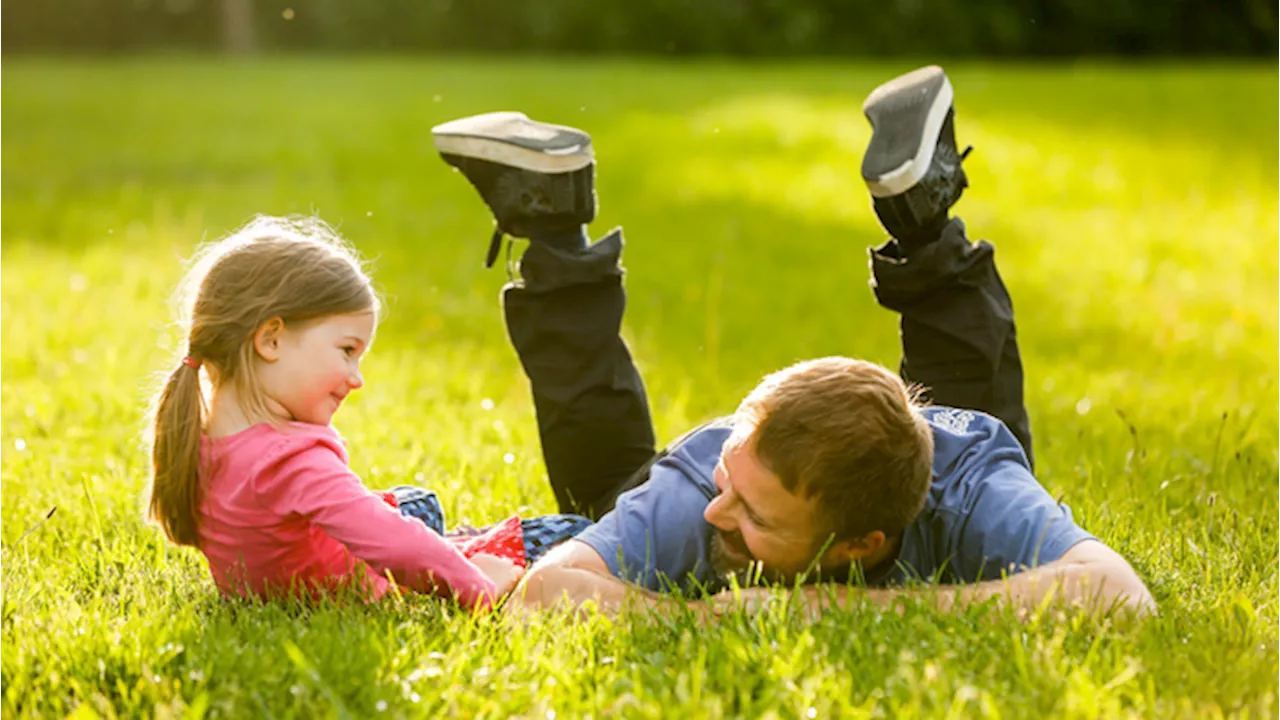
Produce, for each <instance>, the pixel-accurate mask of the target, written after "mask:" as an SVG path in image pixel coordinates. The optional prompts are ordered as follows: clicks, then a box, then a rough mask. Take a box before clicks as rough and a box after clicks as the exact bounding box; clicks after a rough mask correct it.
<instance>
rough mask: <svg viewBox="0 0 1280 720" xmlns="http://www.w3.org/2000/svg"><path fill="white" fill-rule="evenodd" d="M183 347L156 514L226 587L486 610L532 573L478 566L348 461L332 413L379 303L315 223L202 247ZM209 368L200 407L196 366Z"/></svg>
mask: <svg viewBox="0 0 1280 720" xmlns="http://www.w3.org/2000/svg"><path fill="white" fill-rule="evenodd" d="M187 290H188V292H187V295H188V298H189V299H190V309H189V316H188V317H187V318H186V320H187V322H186V329H187V331H188V334H187V351H186V355H185V357H184V358H183V359H182V362H181V363H180V364H179V365H178V366H177V368H176V369H175V370H174V371H173V372H172V373H171V374H170V375H169V378H168V380H167V382H166V383H165V386H164V389H163V390H162V391H161V393H160V396H159V398H158V400H157V403H156V407H155V437H154V444H153V449H152V462H153V470H154V477H153V485H152V491H151V500H150V505H149V515H150V517H151V518H152V519H154V520H155V521H157V522H158V523H159V524H160V526H161V527H162V528H163V529H164V531H165V534H166V535H168V537H169V539H170V540H172V541H173V542H175V543H177V544H179V545H192V546H195V547H197V548H199V549H200V551H201V552H202V553H203V554H204V556H205V557H206V558H207V559H208V561H209V568H210V570H211V571H212V573H213V577H214V581H215V582H216V583H217V585H218V587H219V589H221V590H222V592H224V593H226V594H238V595H257V596H275V595H280V594H285V595H288V594H292V593H296V592H301V593H303V594H315V593H318V592H322V591H324V590H327V589H335V588H337V587H340V586H350V585H355V586H357V587H358V588H360V589H362V590H363V591H365V592H366V593H368V594H369V595H370V596H372V597H373V598H378V597H381V596H382V594H383V593H385V592H386V590H387V589H388V587H389V586H390V582H389V581H388V579H387V577H386V575H387V573H390V575H391V576H392V577H394V578H395V581H396V583H397V584H399V585H401V586H404V587H408V588H412V589H414V590H417V591H420V592H426V593H434V594H437V595H448V596H452V597H455V598H456V599H457V600H458V602H460V603H461V604H462V605H464V606H466V607H475V606H482V607H483V606H489V605H491V604H492V603H493V602H494V600H495V599H497V598H499V597H501V596H502V595H504V594H506V593H507V592H509V591H510V590H511V588H512V587H513V585H514V584H515V582H516V581H517V580H518V579H519V577H520V574H521V572H522V569H521V568H520V567H519V566H518V565H517V564H515V563H512V562H511V561H509V560H506V559H503V558H500V557H497V556H495V555H486V554H483V553H482V554H477V555H475V556H474V557H472V558H471V559H470V560H468V559H467V558H466V557H464V556H463V554H462V553H461V552H459V550H458V549H457V548H456V546H455V544H454V543H451V542H449V541H447V540H446V539H444V538H442V537H441V535H439V534H438V533H436V532H434V531H432V530H431V529H428V527H427V525H426V524H424V522H420V521H419V520H417V519H414V518H412V517H405V516H403V515H402V514H401V513H400V512H398V511H397V510H396V509H395V508H394V507H393V504H394V499H392V498H388V497H384V496H383V495H380V494H377V493H374V492H371V491H369V490H368V489H366V488H365V487H364V485H363V484H361V482H360V479H359V478H358V477H357V476H356V475H355V474H353V473H352V472H351V470H350V469H349V468H348V467H347V451H346V448H345V447H344V446H343V441H342V438H341V437H340V436H339V435H338V433H337V432H336V431H335V430H334V429H333V428H332V427H330V425H329V423H330V420H331V419H332V418H333V415H334V413H336V412H337V411H338V408H339V407H340V406H341V405H342V402H343V400H344V399H345V398H346V397H347V395H348V394H349V393H351V392H352V391H353V390H357V389H359V388H360V387H361V386H362V385H363V384H364V378H363V377H362V376H361V374H360V361H361V359H362V357H363V355H364V353H365V352H366V351H367V350H368V348H369V345H370V344H371V343H372V342H373V336H374V329H375V327H376V325H377V320H378V310H379V303H378V298H377V295H376V294H375V293H374V291H373V288H372V286H371V284H370V280H369V277H368V276H367V275H366V274H365V273H364V271H363V270H362V269H361V266H360V263H359V261H358V260H357V258H356V256H355V254H354V253H353V252H352V251H351V250H350V249H349V248H348V247H347V246H346V245H345V243H344V242H343V241H342V240H341V238H339V237H338V236H337V235H336V234H335V233H334V232H333V231H332V230H330V229H329V228H328V227H327V226H326V225H324V224H323V223H322V222H320V221H318V220H296V219H289V220H285V219H279V218H265V217H264V218H258V219H256V220H254V221H253V222H252V223H250V224H249V225H248V226H246V227H245V228H243V229H242V230H240V231H239V232H237V233H235V234H234V235H232V236H230V237H228V238H226V239H224V240H222V241H220V242H218V243H215V244H213V245H211V246H208V247H206V248H205V249H204V250H203V251H202V252H201V253H200V255H199V257H198V261H197V263H196V265H195V266H194V268H193V270H192V272H191V273H189V275H188V278H187ZM201 368H203V369H204V370H205V372H206V373H207V375H208V381H209V386H210V387H211V389H212V392H211V396H210V397H209V399H208V402H207V403H206V399H205V396H204V392H203V391H202V386H201V378H200V369H201Z"/></svg>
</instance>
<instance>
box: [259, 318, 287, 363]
mask: <svg viewBox="0 0 1280 720" xmlns="http://www.w3.org/2000/svg"><path fill="white" fill-rule="evenodd" d="M283 339H284V318H281V317H273V318H271V319H270V320H268V321H266V322H264V323H262V324H261V325H259V326H258V329H257V330H255V331H254V332H253V349H254V351H255V352H256V353H258V357H260V358H262V359H263V360H266V361H267V362H269V363H272V362H275V361H276V360H279V359H280V342H281V341H282V340H283Z"/></svg>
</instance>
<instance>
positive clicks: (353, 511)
mask: <svg viewBox="0 0 1280 720" xmlns="http://www.w3.org/2000/svg"><path fill="white" fill-rule="evenodd" d="M328 444H329V443H328V442H326V441H321V442H320V443H316V444H311V445H310V446H309V447H306V448H304V449H301V450H300V451H298V452H295V453H289V454H287V455H286V456H285V457H282V458H280V460H279V461H278V462H277V463H276V467H275V468H274V470H275V472H274V473H273V472H270V471H268V472H266V473H263V474H262V475H259V477H260V478H264V479H265V478H267V477H273V478H274V479H273V480H272V481H270V483H269V484H270V486H271V487H270V488H264V487H260V488H259V491H260V492H263V495H264V497H267V498H269V499H270V502H271V504H272V505H273V506H274V507H276V508H277V509H279V510H281V511H282V512H286V513H297V514H299V515H302V516H304V517H306V518H307V519H308V520H310V521H311V522H313V523H315V524H316V525H318V526H319V527H321V528H322V529H323V530H324V531H325V532H326V533H327V534H328V535H329V536H330V537H332V538H333V539H334V540H337V541H338V542H340V543H342V544H344V545H346V546H347V548H348V549H349V550H350V551H351V553H352V554H353V555H355V556H356V557H358V558H360V559H361V560H363V561H365V562H366V563H368V564H369V566H370V567H372V568H373V569H374V570H375V571H377V572H379V573H382V572H387V571H390V572H391V574H392V575H393V576H394V577H395V579H396V581H397V582H398V583H400V584H402V585H405V586H407V587H409V588H412V589H414V590H417V591H419V592H426V593H433V594H437V595H448V596H453V597H456V598H457V600H458V602H460V603H461V604H463V605H464V606H466V607H473V606H475V605H477V604H480V605H485V606H489V605H492V604H493V602H494V601H495V600H496V599H497V597H498V593H497V588H495V586H494V584H493V582H492V581H491V580H490V579H489V578H488V577H487V576H486V575H485V574H484V573H483V572H481V570H480V568H478V567H476V566H475V565H474V564H472V563H471V561H469V560H467V558H465V557H463V555H462V553H460V552H458V550H457V549H456V548H454V547H453V545H451V544H449V543H448V542H447V541H445V539H444V538H442V537H440V536H439V535H438V534H436V533H435V532H434V531H432V530H430V529H429V528H427V526H425V525H423V524H422V523H421V522H420V521H418V520H415V519H412V518H406V517H404V516H402V515H401V514H400V513H399V512H398V511H397V510H395V509H394V508H392V507H391V506H390V505H388V504H387V503H386V502H384V501H383V499H382V498H381V497H379V496H378V495H375V494H374V493H373V492H371V491H370V490H369V489H368V488H366V487H365V486H364V485H363V483H361V482H360V478H359V477H358V476H357V475H356V474H355V473H353V472H351V470H350V468H348V467H347V465H346V463H345V461H344V458H343V457H342V456H341V455H340V454H339V452H340V451H339V449H338V448H332V447H328Z"/></svg>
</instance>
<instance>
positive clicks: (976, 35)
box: [0, 0, 1277, 57]
mask: <svg viewBox="0 0 1280 720" xmlns="http://www.w3.org/2000/svg"><path fill="white" fill-rule="evenodd" d="M0 14H2V15H3V22H2V23H0V34H2V36H3V37H2V40H3V43H2V45H0V47H2V48H3V50H4V51H5V52H8V53H13V52H22V51H117V50H138V49H168V48H173V49H201V50H224V51H229V52H240V53H243V52H254V51H276V50H294V49H307V50H321V51H323V50H375V51H376V50H386V51H459V52H478V53H501V52H568V53H621V54H632V55H635V54H675V55H730V56H753V55H762V56H802V55H817V56H824V55H827V56H836V55H853V56H886V55H929V56H939V55H941V56H948V55H950V56H956V55H987V56H1022V57H1027V56H1065V55H1089V54H1104V55H1132V56H1153V55H1154V56H1160V55H1272V56H1274V55H1275V54H1276V52H1277V42H1276V37H1277V4H1276V0H887V1H881V2H876V1H874V0H647V1H645V0H642V1H636V0H525V1H524V2H519V1H518V0H372V1H364V2H361V1H360V0H269V1H268V0H5V2H3V3H2V4H0Z"/></svg>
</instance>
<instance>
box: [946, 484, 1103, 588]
mask: <svg viewBox="0 0 1280 720" xmlns="http://www.w3.org/2000/svg"><path fill="white" fill-rule="evenodd" d="M1090 539H1093V536H1092V535H1090V534H1089V533H1087V532H1085V531H1084V530H1083V529H1082V528H1081V527H1080V526H1079V525H1076V523H1075V521H1074V520H1072V518H1071V509H1070V508H1068V507H1067V506H1066V505H1060V504H1059V503H1057V502H1056V501H1054V499H1053V497H1052V496H1050V495H1049V493H1048V492H1047V491H1046V490H1045V489H1044V488H1043V487H1042V486H1041V485H1040V483H1039V482H1038V481H1037V480H1036V479H1035V477H1034V476H1033V475H1032V474H1031V471H1030V470H1029V469H1027V467H1026V466H1025V465H1022V464H1020V463H1017V462H1013V461H1002V462H999V463H998V464H997V465H996V466H995V467H992V468H990V469H989V470H988V471H987V472H986V473H984V477H983V478H982V479H981V480H980V481H979V482H978V483H977V485H976V486H975V487H974V489H973V495H972V496H971V501H970V503H969V507H968V508H967V512H966V513H965V514H964V517H963V520H962V521H961V522H959V523H957V524H956V530H955V535H954V536H953V546H954V547H955V549H956V552H955V553H954V555H953V559H954V560H953V561H954V562H955V568H954V571H955V575H956V577H957V578H958V579H959V580H962V581H965V582H976V581H979V580H990V579H995V578H999V577H1001V576H1002V574H1013V573H1017V572H1022V571H1023V570H1026V569H1028V568H1033V567H1037V566H1039V565H1045V564H1048V563H1051V562H1053V561H1054V560H1057V559H1058V558H1060V557H1062V555H1063V553H1065V552H1066V551H1067V550H1070V549H1071V547H1072V546H1073V545H1075V544H1076V543H1079V542H1080V541H1082V540H1090Z"/></svg>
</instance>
